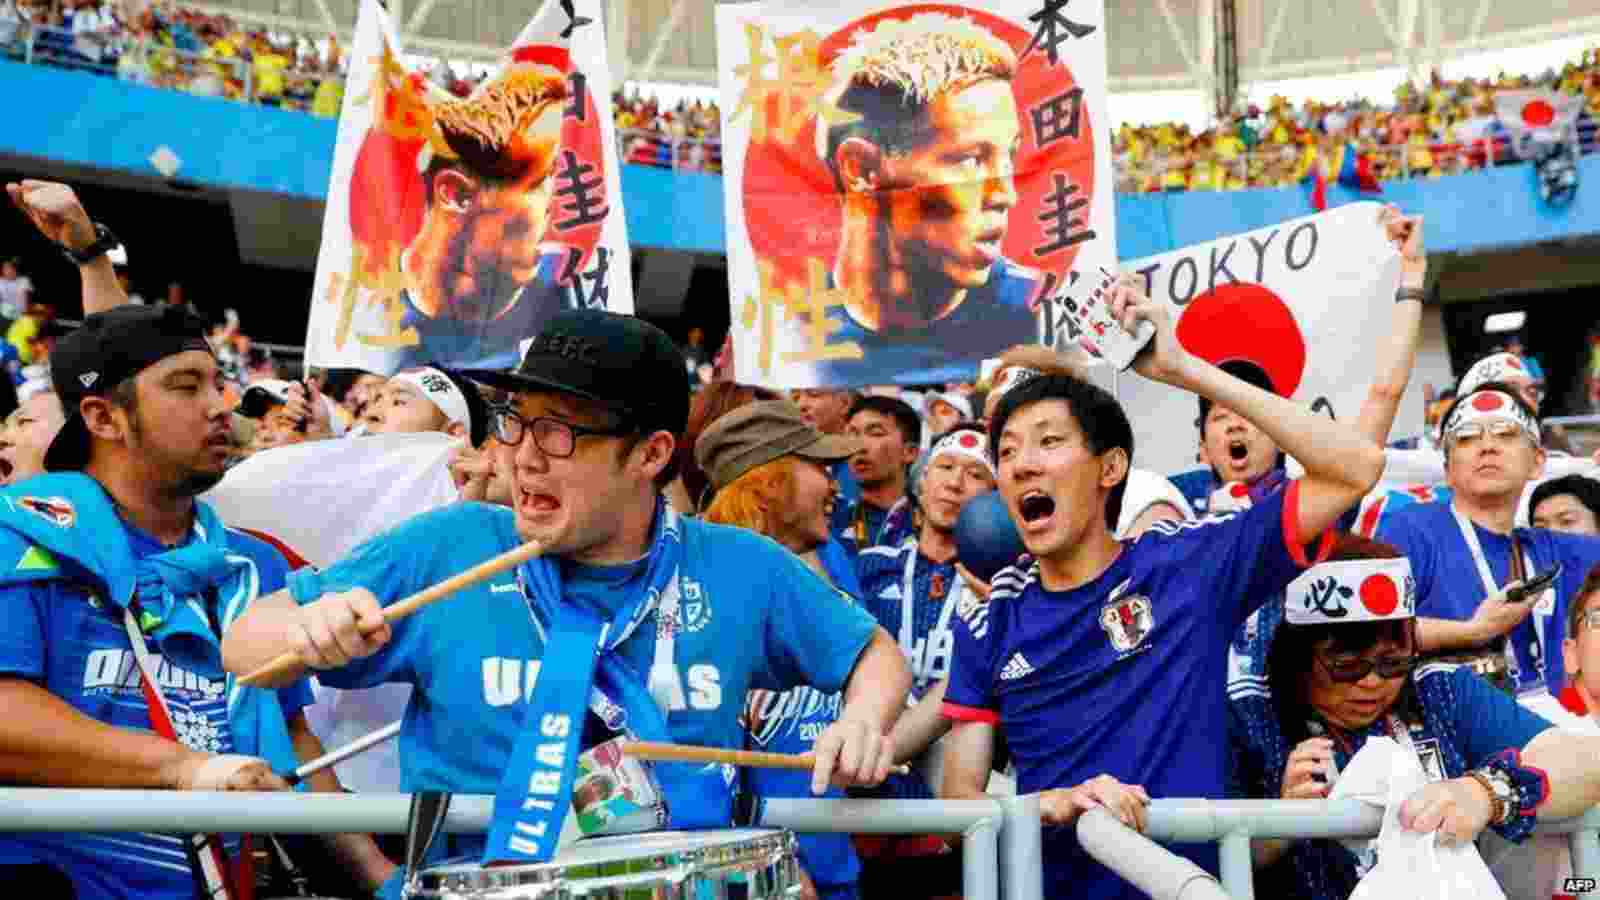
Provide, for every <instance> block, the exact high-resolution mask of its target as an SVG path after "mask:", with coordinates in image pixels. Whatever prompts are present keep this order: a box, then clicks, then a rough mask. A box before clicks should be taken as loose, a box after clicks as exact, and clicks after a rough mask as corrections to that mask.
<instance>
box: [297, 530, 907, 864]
mask: <svg viewBox="0 0 1600 900" xmlns="http://www.w3.org/2000/svg"><path fill="white" fill-rule="evenodd" d="M680 527H681V528H682V532H683V538H682V539H683V562H682V567H681V570H680V577H681V579H682V590H683V598H684V603H683V606H682V608H681V611H680V617H681V622H680V623H679V624H678V627H677V630H676V638H675V644H676V647H675V653H674V657H673V660H674V668H675V670H676V676H677V678H678V684H679V688H680V690H678V691H675V692H672V693H673V696H674V698H675V699H674V702H673V706H672V708H671V709H668V710H667V711H666V712H667V727H668V730H669V731H670V732H671V735H672V739H673V740H674V741H676V742H679V743H685V744H696V745H700V746H708V747H726V748H730V749H738V748H741V747H743V746H744V742H745V733H744V731H743V730H742V729H741V728H740V725H739V714H740V712H741V711H742V708H743V706H744V701H745V696H746V694H747V693H748V692H749V691H750V690H751V689H765V690H772V691H784V690H788V689H789V688H792V687H797V686H800V685H805V684H809V685H811V686H813V687H816V688H817V689H818V690H820V691H822V692H823V693H825V694H831V693H834V692H837V691H839V690H841V689H842V688H843V687H844V684H845V682H846V681H847V680H848V678H849V676H850V672H851V670H852V669H853V668H854V666H855V662H856V659H857V657H858V656H859V655H860V654H861V651H862V650H864V649H865V648H866V646H867V644H868V642H869V641H870V640H871V638H872V634H873V631H874V628H875V623H874V622H873V620H872V617H871V616H869V615H867V614H866V613H865V612H864V611H863V610H861V609H860V608H859V607H856V606H852V605H851V604H850V603H849V602H847V601H846V599H845V598H843V597H841V596H840V595H839V593H838V592H837V591H835V590H834V589H833V588H832V587H830V586H829V585H827V584H826V583H825V582H824V581H823V580H822V579H821V578H819V577H818V576H817V575H816V574H815V573H814V572H812V571H811V570H810V569H809V568H807V567H806V565H805V563H803V562H801V561H800V559H799V558H798V557H795V556H794V555H793V554H791V553H789V552H788V551H787V550H784V549H783V548H782V547H780V546H779V545H778V544H776V543H774V542H773V541H771V540H769V539H768V538H765V537H762V536H761V535H758V534H755V533H753V532H750V531H746V530H744V529H738V528H730V527H726V526H721V525H712V524H708V523H705V522H701V521H697V520H694V519H684V520H682V522H681V525H680ZM521 543H522V541H521V539H520V538H519V537H518V536H517V533H516V528H515V516H514V514H513V513H512V512H511V511H510V510H508V509H505V508H503V507H497V506H490V505H487V504H481V503H460V504H455V505H453V506H448V507H445V508H442V509H438V510H434V511H432V512H428V513H424V514H423V515H420V516H417V517H416V518H413V519H411V520H409V521H407V522H405V523H404V524H402V525H400V526H399V527H397V528H395V529H393V530H392V531H390V532H388V533H386V534H384V535H381V536H379V537H377V538H375V539H373V540H372V541H369V542H367V543H366V544H364V545H362V546H361V547H358V548H357V549H356V550H355V551H354V552H353V553H352V554H351V555H350V556H349V557H347V558H346V559H344V560H342V561H340V562H339V563H337V564H336V565H334V566H332V567H331V568H329V569H328V570H327V571H325V572H322V573H320V574H319V573H315V572H310V571H308V570H300V571H298V572H295V573H293V574H291V575H290V578H289V588H290V592H291V594H292V595H293V597H294V599H295V600H296V601H297V602H299V603H308V602H311V601H313V600H315V599H317V598H318V597H319V596H321V595H322V594H323V593H326V592H330V591H341V590H348V589H351V588H354V587H358V586H359V587H363V588H366V589H367V590H369V591H371V592H372V593H373V594H375V595H376V596H377V598H378V600H379V601H380V602H381V603H383V604H385V605H387V604H391V603H394V602H395V601H397V600H400V599H402V598H404V597H407V596H409V595H411V594H413V593H415V592H417V591H419V590H422V589H423V588H426V587H428V586H429V585H432V584H436V583H438V582H439V581H442V580H444V579H445V578H448V577H449V576H451V575H454V574H456V573H458V572H462V571H465V570H466V569H469V568H471V567H472V566H474V565H477V564H478V563H481V562H483V561H484V560H487V559H490V558H492V557H494V556H496V555H498V554H500V553H503V552H505V551H507V550H510V549H512V548H513V547H516V546H518V545H519V544H521ZM562 566H563V569H564V576H565V580H566V582H567V583H568V584H569V585H583V584H585V583H586V582H606V581H608V580H609V579H613V578H623V579H625V580H626V579H630V578H639V577H642V576H643V571H644V568H645V567H644V566H631V567H608V568H607V569H603V570H593V569H590V568H588V567H582V566H577V565H574V564H571V563H565V562H564V563H562ZM629 570H632V572H631V574H630V572H629ZM579 590H580V592H583V591H584V589H583V588H580V589H579ZM618 593H620V591H619V592H618ZM572 595H573V591H572V590H569V591H568V594H567V597H566V598H565V600H564V602H573V596H572ZM580 602H581V601H580ZM654 616H655V614H654V613H651V614H650V617H651V619H653V618H654ZM647 624H648V625H649V627H640V628H639V629H638V630H637V631H636V632H635V633H634V634H633V636H631V637H629V638H628V639H627V640H626V641H625V642H624V643H623V644H622V645H621V647H620V648H619V650H618V653H619V654H620V656H621V658H622V660H623V662H625V663H626V664H627V665H629V666H632V667H633V668H634V669H635V670H636V671H638V672H641V673H642V672H646V671H648V670H649V668H650V665H651V661H652V658H653V654H654V652H655V641H656V628H655V627H654V623H653V622H648V623H647ZM393 628H394V637H393V640H392V641H391V642H390V643H389V644H388V645H386V646H385V647H384V648H383V649H381V650H379V651H378V652H377V653H375V654H373V655H372V656H370V657H367V658H365V659H361V660H356V661H354V662H352V663H350V664H349V665H347V666H344V667H343V668H339V669H333V670H328V671H325V672H320V673H319V674H318V677H319V678H320V679H321V681H322V682H323V683H324V684H327V685H329V686H331V687H337V688H365V687H371V686H373V685H377V684H382V683H385V682H403V683H407V684H411V685H413V687H414V688H415V691H414V693H413V694H412V699H411V704H410V706H409V707H408V708H407V710H406V715H405V721H404V724H403V726H402V728H401V731H400V739H399V740H400V761H401V772H400V786H401V790H403V791H418V790H447V791H454V792H459V793H481V794H492V793H495V792H496V791H497V790H498V789H499V788H500V782H501V779H502V776H503V774H504V770H505V767H506V764H507V760H508V759H509V758H510V756H511V752H512V747H513V745H514V744H515V743H516V741H517V738H518V737H519V736H520V734H521V732H522V729H523V721H522V720H523V716H524V715H525V713H524V711H523V709H524V706H525V704H526V702H527V700H528V698H529V697H531V696H532V694H533V690H534V684H535V681H536V679H537V678H538V675H539V667H540V664H541V661H542V659H543V656H544V640H543V637H542V631H541V630H540V629H539V628H538V627H537V626H536V625H535V623H534V621H533V619H532V617H531V614H530V611H529V604H528V601H527V599H526V597H525V595H524V593H523V589H522V586H521V585H520V584H519V583H518V581H517V579H516V577H515V576H514V575H513V574H511V573H507V574H505V575H501V576H498V577H495V578H491V579H488V580H487V581H484V582H481V583H479V584H478V585H476V586H474V587H471V588H467V589H465V590H463V591H461V592H460V593H459V594H457V595H455V596H453V597H451V598H450V599H449V600H447V601H445V602H443V603H437V604H434V605H432V606H429V607H427V608H426V609H424V610H422V611H421V612H419V613H417V614H416V615H414V616H411V617H409V618H407V619H403V620H401V621H399V622H396V623H394V626H393ZM609 718H610V721H607V722H605V723H601V722H600V721H599V720H598V719H597V718H596V717H595V716H593V715H592V714H591V715H590V716H589V722H588V723H587V724H586V727H585V742H584V743H585V749H587V748H588V747H589V746H593V744H595V743H598V742H599V741H600V740H604V739H608V738H609V737H611V736H613V735H614V734H616V733H617V732H619V731H621V730H622V728H623V727H625V725H626V722H625V717H622V716H618V717H609ZM729 790H730V791H732V790H733V785H732V784H730V785H729ZM729 824H731V823H729ZM482 849H483V839H482V838H481V837H479V836H475V835H453V836H449V837H448V838H441V840H440V841H439V842H438V843H437V844H436V845H435V848H434V852H432V853H431V854H430V862H431V861H434V860H437V859H440V858H443V857H445V856H455V855H463V854H472V855H474V856H476V855H478V854H481V852H482ZM394 885H395V880H393V879H392V880H391V883H390V887H391V888H392V887H393V886H394Z"/></svg>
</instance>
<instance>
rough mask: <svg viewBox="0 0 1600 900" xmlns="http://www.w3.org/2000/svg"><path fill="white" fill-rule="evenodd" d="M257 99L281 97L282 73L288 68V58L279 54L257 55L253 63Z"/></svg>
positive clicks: (264, 53) (265, 53) (266, 53)
mask: <svg viewBox="0 0 1600 900" xmlns="http://www.w3.org/2000/svg"><path fill="white" fill-rule="evenodd" d="M254 68H255V77H256V96H257V97H282V96H283V85H284V80H283V71H284V70H285V69H287V68H289V58H288V57H287V56H284V55H283V54H281V53H270V52H263V53H257V54H256V58H255V63H254Z"/></svg>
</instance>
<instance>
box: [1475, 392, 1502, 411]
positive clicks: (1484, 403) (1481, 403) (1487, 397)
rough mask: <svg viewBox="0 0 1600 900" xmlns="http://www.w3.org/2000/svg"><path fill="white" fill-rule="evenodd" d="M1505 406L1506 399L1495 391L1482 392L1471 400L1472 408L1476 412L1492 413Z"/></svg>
mask: <svg viewBox="0 0 1600 900" xmlns="http://www.w3.org/2000/svg"><path fill="white" fill-rule="evenodd" d="M1505 405H1506V398H1504V397H1502V396H1500V394H1499V393H1497V392H1495V391H1484V392H1483V393H1481V394H1478V395H1477V396H1475V397H1473V398H1472V408H1473V409H1475V410H1477V411H1478V412H1494V411H1495V410H1497V409H1500V408H1502V407H1504V406H1505Z"/></svg>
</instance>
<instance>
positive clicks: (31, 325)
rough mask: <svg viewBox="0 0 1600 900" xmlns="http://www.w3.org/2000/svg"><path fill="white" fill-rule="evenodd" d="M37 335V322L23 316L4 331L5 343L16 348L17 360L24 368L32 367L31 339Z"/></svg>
mask: <svg viewBox="0 0 1600 900" xmlns="http://www.w3.org/2000/svg"><path fill="white" fill-rule="evenodd" d="M38 335H39V320H38V319H35V318H34V317H33V316H23V317H22V318H20V319H18V320H16V321H15V322H12V323H11V327H10V328H8V329H6V343H8V344H10V345H11V346H13V347H15V348H17V359H20V360H22V364H23V365H25V366H31V365H33V339H34V338H35V337H38Z"/></svg>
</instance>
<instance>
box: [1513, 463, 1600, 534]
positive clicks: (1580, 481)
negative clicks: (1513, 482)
mask: <svg viewBox="0 0 1600 900" xmlns="http://www.w3.org/2000/svg"><path fill="white" fill-rule="evenodd" d="M1528 505H1529V508H1530V510H1531V512H1532V517H1533V527H1535V528H1546V529H1549V530H1550V531H1565V532H1566V533H1568V534H1588V535H1600V481H1596V480H1594V479H1593V478H1588V477H1586V476H1583V475H1564V476H1562V477H1560V478H1552V479H1550V480H1549V481H1546V482H1545V483H1543V484H1541V485H1539V486H1538V487H1536V488H1534V489H1533V498H1532V500H1530V501H1529V504H1528Z"/></svg>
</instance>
